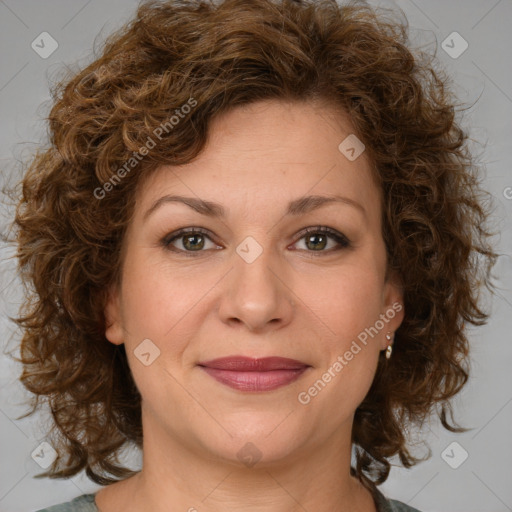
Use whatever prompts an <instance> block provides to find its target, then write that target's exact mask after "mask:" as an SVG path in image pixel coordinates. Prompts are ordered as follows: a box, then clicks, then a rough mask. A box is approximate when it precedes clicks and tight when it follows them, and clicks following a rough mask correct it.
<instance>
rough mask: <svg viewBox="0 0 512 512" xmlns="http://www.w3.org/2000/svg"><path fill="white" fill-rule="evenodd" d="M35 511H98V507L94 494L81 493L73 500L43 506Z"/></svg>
mask: <svg viewBox="0 0 512 512" xmlns="http://www.w3.org/2000/svg"><path fill="white" fill-rule="evenodd" d="M37 512H98V509H97V507H96V504H95V502H94V494H82V496H78V497H77V498H75V499H74V500H71V501H68V502H66V503H61V504H59V505H53V506H52V507H48V508H43V509H41V510H38V511H37Z"/></svg>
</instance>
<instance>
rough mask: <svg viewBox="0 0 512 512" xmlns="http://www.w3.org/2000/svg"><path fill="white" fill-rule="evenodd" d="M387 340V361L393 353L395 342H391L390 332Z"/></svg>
mask: <svg viewBox="0 0 512 512" xmlns="http://www.w3.org/2000/svg"><path fill="white" fill-rule="evenodd" d="M386 339H387V340H388V347H387V348H386V359H389V358H390V357H391V354H392V353H393V342H392V341H391V334H390V333H389V332H388V333H387V334H386Z"/></svg>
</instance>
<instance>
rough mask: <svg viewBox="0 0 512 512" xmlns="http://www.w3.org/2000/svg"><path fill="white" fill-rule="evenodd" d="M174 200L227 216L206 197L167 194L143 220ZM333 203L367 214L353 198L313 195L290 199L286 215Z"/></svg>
mask: <svg viewBox="0 0 512 512" xmlns="http://www.w3.org/2000/svg"><path fill="white" fill-rule="evenodd" d="M173 202H176V203H182V204H185V205H187V206H188V207H190V208H192V210H194V211H196V212H198V213H200V214H201V215H206V216H208V217H214V218H219V217H220V218H224V217H225V216H226V211H225V209H224V207H223V206H222V205H220V204H218V203H214V202H212V201H205V200H204V199H197V198H195V197H185V196H176V195H165V196H162V197H160V198H159V199H157V200H156V201H155V202H154V203H153V204H152V205H151V207H150V208H149V209H148V210H147V211H146V213H145V214H144V216H143V220H144V221H145V220H147V218H148V217H149V216H150V215H151V214H152V213H153V212H154V211H155V210H157V209H158V208H159V207H161V206H162V205H164V204H166V203H173ZM332 203H342V204H347V205H349V206H353V207H355V208H356V209H357V210H359V211H360V212H361V213H362V214H363V215H365V216H366V210H365V209H364V207H363V206H362V205H361V204H359V203H358V202H356V201H354V200H353V199H350V198H349V197H344V196H339V195H331V196H318V195H312V196H305V197H300V198H298V199H294V200H293V201H290V203H289V204H288V210H287V211H286V214H285V215H286V216H290V215H291V216H297V215H304V214H306V213H309V212H311V211H313V210H316V209H318V208H320V207H321V206H324V205H327V204H332Z"/></svg>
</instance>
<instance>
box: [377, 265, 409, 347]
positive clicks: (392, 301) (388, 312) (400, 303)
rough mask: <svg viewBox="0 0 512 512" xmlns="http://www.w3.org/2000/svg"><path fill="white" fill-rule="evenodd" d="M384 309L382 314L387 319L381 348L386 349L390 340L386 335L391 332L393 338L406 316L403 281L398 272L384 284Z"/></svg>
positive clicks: (393, 273) (392, 274)
mask: <svg viewBox="0 0 512 512" xmlns="http://www.w3.org/2000/svg"><path fill="white" fill-rule="evenodd" d="M382 302H383V309H382V314H383V315H384V316H383V318H384V319H385V321H386V322H387V323H386V327H385V330H384V332H383V335H382V337H381V340H382V341H381V348H382V350H384V349H386V348H387V346H388V343H389V342H388V340H387V339H386V334H387V333H388V332H389V333H390V334H391V336H392V337H393V335H394V333H395V331H396V330H397V329H398V328H399V327H400V325H401V323H402V321H403V319H404V315H405V306H404V293H403V285H402V282H401V279H400V278H399V276H398V274H397V273H396V272H391V271H390V273H389V275H388V278H387V280H386V282H385V284H384V293H383V301H382Z"/></svg>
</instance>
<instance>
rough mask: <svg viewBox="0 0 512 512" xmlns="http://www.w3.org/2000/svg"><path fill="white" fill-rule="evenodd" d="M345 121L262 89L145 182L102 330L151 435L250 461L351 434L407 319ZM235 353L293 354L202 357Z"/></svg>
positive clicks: (326, 444) (285, 455)
mask: <svg viewBox="0 0 512 512" xmlns="http://www.w3.org/2000/svg"><path fill="white" fill-rule="evenodd" d="M175 129H179V126H177V127H176V128H175ZM351 134H352V129H351V126H350V124H349V122H348V121H347V119H340V118H339V116H337V117H335V114H334V113H333V110H332V109H328V108H327V107H326V106H322V107H320V106H313V105H312V104H306V103H292V104H288V103H283V102H280V101H265V102H261V103H258V104H253V105H251V106H246V107H242V108H238V109H235V110H232V111H231V112H229V113H228V114H225V115H223V116H221V117H219V118H217V119H216V120H215V121H214V123H213V124H212V126H211V136H210V139H209V142H208V145H207V146H206V148H205V150H204V152H202V153H201V155H200V156H199V157H198V158H197V159H196V160H195V161H194V162H192V163H189V164H187V165H184V166H181V167H171V166H168V167H161V168H159V169H158V170H157V171H156V172H154V173H153V174H152V175H151V176H150V177H149V178H148V179H147V180H146V181H145V182H144V183H143V186H142V187H141V188H140V189H139V191H138V196H137V201H136V209H135V214H134V218H133V220H132V222H131V224H130V226H129V229H128V231H127V234H126V238H125V241H124V243H125V251H126V252H125V260H124V264H123V269H122V284H121V287H120V289H116V290H112V294H111V299H110V301H109V304H108V306H107V310H106V315H107V321H108V324H109V326H108V328H107V330H106V336H107V338H108V339H109V340H110V341H111V342H112V343H115V344H120V343H124V344H125V345H126V353H127V356H128V360H129V364H130V368H131V370H132V372H133V376H134V379H135V381H136V384H137V386H138V389H139V390H140V393H141V395H142V398H143V421H144V429H145V431H144V432H145V437H146V436H147V433H148V432H151V436H153V437H156V438H158V441H159V443H160V446H164V444H165V443H170V444H169V445H172V444H179V446H180V447H182V448H183V447H186V448H189V449H190V450H191V451H194V452H195V453H197V454H200V453H209V455H210V456H212V455H213V456H215V457H221V458H223V459H224V460H230V461H234V462H238V461H240V462H238V463H241V462H244V463H246V464H248V465H249V464H252V463H254V461H256V462H259V463H260V464H263V463H265V462H268V463H272V462H273V463H277V462H279V461H286V460H291V459H292V457H297V456H300V454H307V453H309V452H310V453H313V450H318V448H320V447H323V448H324V449H329V450H333V449H334V446H333V443H339V444H340V446H341V445H343V446H344V445H346V443H350V432H351V427H352V421H353V415H354V412H355V409H356V408H357V406H358V405H359V404H360V403H361V401H362V400H363V399H364V397H365V395H366V394H367V392H368V389H369V387H370V385H371V383H372V380H373V377H374V374H375V370H376V367H377V362H378V356H379V351H381V350H384V349H385V348H386V346H387V344H388V341H387V340H386V337H385V335H386V333H388V332H390V333H393V332H394V331H395V330H396V329H397V328H398V326H399V324H400V322H401V321H402V317H403V308H402V306H401V305H400V304H399V303H400V302H401V301H402V296H401V292H400V288H399V287H398V286H397V285H396V284H394V283H393V282H391V281H387V282H386V281H385V270H386V253H385V247H384V242H383V238H382V234H381V213H380V212H381V207H382V203H381V199H380V193H379V189H378V187H377V186H376V184H375V183H374V181H372V178H371V174H370V166H369V162H368V160H367V157H366V154H365V153H364V151H363V153H362V154H361V155H360V156H357V154H358V152H359V151H360V150H361V149H362V148H361V147H360V146H358V145H357V140H356V141H355V142H354V139H353V136H352V138H349V139H348V140H347V141H345V139H346V138H347V137H348V136H349V135H351ZM343 141H345V142H344V143H343V144H341V143H342V142H343ZM340 144H341V147H339V146H340ZM351 148H353V149H354V151H352V150H351ZM355 157H357V158H355ZM172 196H183V197H186V198H189V199H188V200H187V201H188V202H189V203H190V204H191V205H195V206H194V207H191V206H188V205H187V204H185V203H186V201H185V200H184V201H178V200H172V199H171V197H172ZM309 196H318V198H317V199H307V198H308V197H309ZM335 197H339V198H341V199H340V200H336V201H324V200H323V199H320V198H335ZM202 201H205V202H207V203H208V204H207V205H203V204H202V203H201V202H202ZM183 228H187V229H189V230H190V231H194V233H188V234H183V233H181V234H180V235H179V236H177V232H178V231H179V230H181V229H183ZM192 228H193V229H192ZM319 228H322V229H324V228H328V229H329V233H324V232H321V231H320V232H319ZM306 229H308V230H309V231H310V233H309V234H308V233H305V232H304V230H306ZM198 230H199V231H200V232H199V233H198V232H197V231H198ZM144 340H145V341H144ZM237 356H243V357H246V358H268V357H279V358H288V359H292V360H295V361H296V362H298V363H297V364H292V365H291V366H286V365H285V364H284V363H283V361H279V360H277V362H276V361H274V363H275V366H261V367H259V369H260V370H262V371H257V372H255V371H253V372H250V371H248V369H247V368H245V367H243V366H237V363H236V361H235V362H233V361H231V362H229V361H228V362H227V363H226V364H227V367H228V368H230V369H226V367H224V369H219V368H217V369H214V368H213V366H215V364H213V363H212V364H211V365H210V366H203V365H202V364H203V363H205V362H209V361H212V360H215V359H218V358H226V357H237ZM252 369H253V370H254V369H257V367H254V368H252ZM248 443H252V445H250V444H248ZM250 461H253V462H250Z"/></svg>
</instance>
